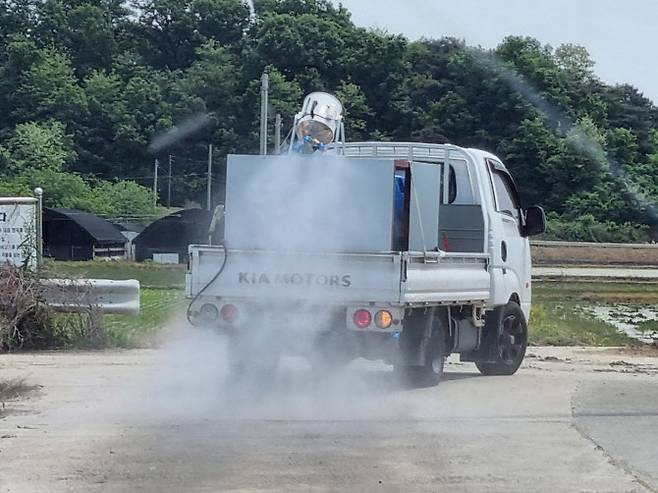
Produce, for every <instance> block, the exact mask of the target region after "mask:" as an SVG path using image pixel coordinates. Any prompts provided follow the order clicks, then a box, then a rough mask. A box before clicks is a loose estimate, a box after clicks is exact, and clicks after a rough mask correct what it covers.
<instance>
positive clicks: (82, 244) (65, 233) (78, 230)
mask: <svg viewBox="0 0 658 493" xmlns="http://www.w3.org/2000/svg"><path fill="white" fill-rule="evenodd" d="M125 241H126V239H125V238H124V236H123V235H122V234H121V232H120V231H119V230H118V229H117V228H115V227H114V226H113V225H112V224H111V223H110V222H108V221H106V220H105V219H103V218H101V217H98V216H96V215H94V214H91V213H89V212H82V211H76V210H71V209H50V208H48V207H44V208H43V244H44V255H46V256H49V257H52V258H54V259H56V260H92V259H93V258H95V257H123V256H125V250H124V244H125Z"/></svg>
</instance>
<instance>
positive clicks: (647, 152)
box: [0, 0, 658, 241]
mask: <svg viewBox="0 0 658 493" xmlns="http://www.w3.org/2000/svg"><path fill="white" fill-rule="evenodd" d="M436 25H437V26H440V25H441V23H440V22H437V23H436ZM517 34H518V35H517ZM264 71H267V73H268V74H269V77H270V106H271V108H270V115H271V117H272V122H270V128H272V123H273V119H274V115H275V114H276V113H280V114H281V115H282V117H283V121H284V122H285V127H289V126H290V124H291V123H292V118H293V116H294V114H295V113H296V112H297V111H298V109H299V107H300V105H301V101H302V100H303V97H304V95H305V94H306V93H308V92H311V91H316V90H323V91H328V92H331V93H334V94H336V95H337V96H338V97H339V98H340V99H341V100H342V101H343V103H344V105H345V108H346V126H347V135H348V139H349V140H397V141H408V140H411V141H425V142H436V143H443V142H449V143H453V144H457V145H462V146H469V147H478V148H482V149H486V150H489V151H492V152H494V153H496V154H497V155H499V156H500V157H501V158H502V159H503V160H504V162H505V163H506V164H507V166H508V167H509V169H510V170H511V172H512V174H513V175H514V176H515V179H516V181H517V183H518V185H519V188H520V190H521V195H522V198H523V200H524V202H525V205H533V204H540V205H542V206H544V208H545V209H546V211H547V213H548V216H549V231H548V233H547V235H546V238H559V239H568V240H588V241H648V240H653V239H656V238H658V108H656V106H655V105H654V104H653V103H652V101H650V100H649V99H647V98H645V97H644V96H643V95H642V93H641V92H640V91H639V90H638V89H636V88H635V87H632V86H630V85H627V84H619V85H610V84H607V83H605V82H603V81H602V80H601V79H600V78H599V77H597V75H596V70H595V61H594V60H592V58H591V57H590V55H589V54H588V52H587V50H586V48H585V47H582V46H576V45H571V44H563V45H560V46H557V47H553V46H548V45H544V44H542V43H541V41H539V40H536V39H533V38H530V37H525V36H523V33H510V36H509V37H507V38H505V39H503V40H501V42H500V44H499V45H498V46H497V47H496V48H495V49H483V48H480V47H473V46H468V45H467V44H466V43H465V42H464V41H462V40H459V39H454V38H448V37H443V36H442V33H441V31H440V27H437V32H436V33H435V37H434V38H433V39H421V40H418V41H410V40H409V39H407V38H405V37H403V36H400V35H394V34H390V33H387V32H384V31H380V30H373V29H366V28H362V27H358V26H356V25H355V24H354V23H353V22H352V20H351V17H350V13H349V12H348V11H347V10H346V9H345V8H343V7H341V6H336V5H335V4H333V3H332V2H329V1H327V0H256V1H254V2H253V11H252V9H251V6H250V5H249V4H248V3H246V2H244V1H242V0H136V1H131V2H127V1H124V0H0V113H1V114H2V119H1V120H0V195H15V194H21V195H23V194H29V193H30V191H31V190H32V189H33V188H34V187H35V186H41V187H43V188H44V189H45V191H46V193H45V201H46V205H48V206H53V207H67V208H73V209H81V210H88V211H92V212H95V213H98V214H101V215H103V216H105V217H132V218H139V217H147V216H150V215H155V214H157V213H158V211H159V210H161V208H162V207H165V206H171V207H174V206H175V207H182V206H184V205H186V204H190V203H197V204H200V205H201V206H205V200H206V199H205V187H206V182H205V170H206V159H207V153H208V151H207V149H208V145H209V144H212V145H213V147H214V167H215V170H216V173H215V174H214V190H215V196H214V201H215V202H221V200H223V189H222V185H223V180H224V176H223V172H224V163H225V157H226V155H227V154H229V153H237V152H241V153H246V152H257V150H258V125H259V122H258V118H259V91H260V77H261V74H262V73H263V72H264ZM200 115H205V116H207V120H208V122H209V123H208V125H205V126H204V127H203V128H201V129H199V131H198V132H196V133H195V134H194V135H193V136H190V137H188V138H186V139H183V140H180V141H178V142H176V143H175V144H173V145H172V146H170V147H168V148H165V149H161V150H160V151H159V152H158V153H157V154H154V153H153V152H152V149H149V143H151V142H152V140H153V138H154V137H156V136H158V135H161V134H163V133H165V132H167V131H169V130H170V129H171V128H172V127H174V126H176V125H180V124H182V123H183V122H185V121H188V120H189V119H190V118H192V119H194V118H199V116H200ZM271 133H272V132H270V134H271ZM156 158H157V159H158V161H159V163H160V168H159V172H160V174H161V177H162V178H161V180H160V186H159V187H158V190H157V192H158V193H157V197H156V196H154V193H153V190H152V188H151V187H152V184H153V174H154V161H155V159H156ZM170 165H171V166H170ZM169 169H171V178H169V176H168V174H169ZM169 190H171V194H169Z"/></svg>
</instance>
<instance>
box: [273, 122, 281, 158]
mask: <svg viewBox="0 0 658 493" xmlns="http://www.w3.org/2000/svg"><path fill="white" fill-rule="evenodd" d="M274 154H281V115H280V114H279V113H277V114H276V118H275V119H274Z"/></svg>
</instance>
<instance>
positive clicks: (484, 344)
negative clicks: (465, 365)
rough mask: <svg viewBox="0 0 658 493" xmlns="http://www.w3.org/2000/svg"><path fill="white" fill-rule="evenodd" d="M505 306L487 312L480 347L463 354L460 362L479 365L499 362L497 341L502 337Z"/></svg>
mask: <svg viewBox="0 0 658 493" xmlns="http://www.w3.org/2000/svg"><path fill="white" fill-rule="evenodd" d="M504 308H505V307H504V306H499V307H497V308H495V309H494V310H492V311H489V312H487V315H486V320H485V324H484V330H482V339H481V340H480V347H479V348H478V349H476V350H475V351H469V352H467V353H461V354H460V355H459V361H471V362H478V363H495V362H496V361H497V353H496V351H497V345H496V343H497V341H498V336H499V335H500V333H499V332H500V327H501V325H502V317H503V309H504Z"/></svg>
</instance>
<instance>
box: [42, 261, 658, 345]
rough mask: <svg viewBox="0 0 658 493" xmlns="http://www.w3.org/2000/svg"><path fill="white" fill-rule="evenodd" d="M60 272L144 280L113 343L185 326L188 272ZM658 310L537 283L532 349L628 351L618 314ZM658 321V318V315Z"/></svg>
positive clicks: (657, 297) (640, 326)
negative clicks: (135, 306)
mask: <svg viewBox="0 0 658 493" xmlns="http://www.w3.org/2000/svg"><path fill="white" fill-rule="evenodd" d="M50 267H51V268H52V269H53V270H54V271H55V272H60V273H62V274H64V273H65V274H67V275H70V276H74V277H98V278H106V279H138V280H139V281H140V282H141V285H142V300H141V304H142V309H141V314H140V315H139V316H138V317H125V316H117V315H113V316H106V317H105V318H104V325H105V328H106V330H107V334H108V335H109V338H110V343H111V344H112V345H115V346H119V347H142V346H148V345H152V344H154V343H157V341H158V339H159V336H160V334H161V332H162V330H163V329H164V328H166V327H167V325H171V323H170V324H168V322H170V320H172V319H176V320H183V319H184V313H185V309H186V306H187V304H186V300H185V298H184V296H183V292H182V287H183V286H184V272H185V271H184V268H183V267H182V266H162V265H155V264H135V263H129V262H67V263H64V262H56V263H53V264H52V265H51V266H50ZM655 305H658V285H655V284H643V283H636V284H617V283H595V282H588V283H556V282H545V283H535V284H534V292H533V309H532V316H531V321H530V344H532V345H560V346H574V345H584V346H623V345H629V344H638V341H637V340H636V339H634V338H632V337H630V336H629V335H628V334H627V333H625V332H624V331H622V330H619V327H618V326H616V320H615V319H614V314H618V315H619V316H620V317H622V318H623V320H622V321H623V322H627V320H626V319H628V315H627V314H628V312H629V311H630V312H633V311H636V312H639V311H642V310H652V309H653V306H655ZM597 307H599V308H601V307H604V308H607V309H608V312H610V313H611V314H612V315H613V317H612V318H610V319H607V318H606V319H603V318H602V317H600V316H597V315H596V314H595V313H594V312H595V308H597ZM657 318H658V314H657ZM636 326H637V330H638V331H640V332H642V331H644V332H647V333H650V332H651V331H655V330H658V321H657V320H653V319H652V318H647V319H646V320H640V321H638V322H637V323H636Z"/></svg>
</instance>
